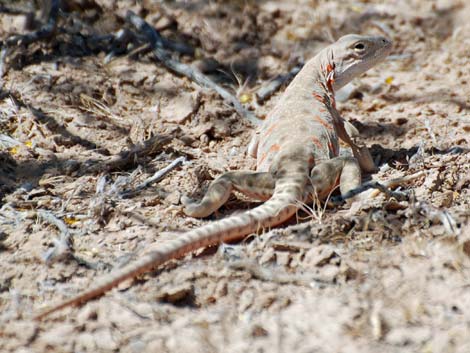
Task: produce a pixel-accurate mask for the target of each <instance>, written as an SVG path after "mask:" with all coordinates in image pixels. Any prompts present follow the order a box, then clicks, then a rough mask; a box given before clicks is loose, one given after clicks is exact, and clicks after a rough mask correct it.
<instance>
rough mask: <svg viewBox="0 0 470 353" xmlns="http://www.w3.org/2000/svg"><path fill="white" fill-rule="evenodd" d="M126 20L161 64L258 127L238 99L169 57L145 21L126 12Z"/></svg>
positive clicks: (159, 39) (157, 35)
mask: <svg viewBox="0 0 470 353" xmlns="http://www.w3.org/2000/svg"><path fill="white" fill-rule="evenodd" d="M126 20H127V21H128V22H129V23H131V24H132V25H133V26H134V27H135V28H137V30H138V31H139V32H141V33H142V34H143V35H144V36H145V38H146V40H147V41H148V42H149V44H150V46H151V48H152V51H153V53H154V55H155V57H156V58H157V59H158V60H159V61H160V62H161V63H163V64H164V65H165V66H166V67H167V68H169V69H170V70H172V71H174V72H176V73H178V74H180V75H182V76H185V77H187V78H189V79H190V80H191V81H194V82H196V83H197V84H198V85H200V86H202V87H206V88H209V89H211V90H214V91H215V92H217V94H218V95H219V96H221V97H222V98H223V99H224V100H225V101H226V102H227V103H229V104H231V105H232V106H233V108H234V109H235V111H236V112H237V113H238V114H239V115H240V116H241V117H242V118H244V119H247V120H249V121H250V122H251V123H252V124H255V125H259V124H260V120H259V119H258V118H257V117H256V116H255V115H254V114H253V113H251V112H250V111H248V110H246V109H245V108H244V107H243V106H242V105H241V103H240V102H239V101H238V99H237V98H236V97H235V96H233V95H232V94H231V93H230V92H228V91H227V90H226V89H224V88H222V87H220V86H219V85H217V84H216V83H215V82H213V81H212V80H211V79H209V78H208V77H207V76H206V75H204V74H203V73H202V72H200V71H199V70H197V69H195V68H193V67H191V66H189V65H186V64H183V63H181V62H179V61H177V60H174V59H172V58H171V57H170V55H169V54H168V52H167V51H166V50H165V49H164V43H163V38H162V37H161V36H160V34H159V33H158V32H157V31H156V30H155V29H154V28H153V27H152V26H150V25H149V24H148V23H147V22H146V21H145V20H143V19H142V18H141V17H139V16H137V15H136V14H135V13H133V12H132V11H128V12H127V14H126Z"/></svg>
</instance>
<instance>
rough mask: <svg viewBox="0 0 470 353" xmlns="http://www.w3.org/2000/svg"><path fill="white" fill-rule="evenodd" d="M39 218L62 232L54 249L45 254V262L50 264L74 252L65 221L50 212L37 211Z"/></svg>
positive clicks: (55, 242)
mask: <svg viewBox="0 0 470 353" xmlns="http://www.w3.org/2000/svg"><path fill="white" fill-rule="evenodd" d="M36 214H37V216H38V217H39V218H41V219H42V220H44V221H45V222H47V223H49V224H52V225H54V226H56V227H57V229H59V231H60V237H59V239H56V240H55V241H54V247H52V248H51V249H50V250H49V251H47V252H46V253H45V254H44V262H46V263H47V264H50V263H51V262H53V261H55V260H58V259H59V258H61V257H63V256H64V255H66V254H69V253H71V252H72V237H71V235H70V231H69V229H68V228H67V225H66V224H65V222H64V221H62V220H60V219H58V218H57V217H56V216H55V215H53V214H52V213H51V212H49V211H44V210H37V212H36Z"/></svg>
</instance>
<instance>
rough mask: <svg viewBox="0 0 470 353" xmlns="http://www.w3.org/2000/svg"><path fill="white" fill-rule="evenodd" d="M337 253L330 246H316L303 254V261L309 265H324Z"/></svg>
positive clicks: (336, 255)
mask: <svg viewBox="0 0 470 353" xmlns="http://www.w3.org/2000/svg"><path fill="white" fill-rule="evenodd" d="M335 257H338V254H337V253H336V252H335V251H334V250H333V248H331V247H330V246H317V247H314V248H312V249H310V250H309V251H307V253H306V254H305V259H304V262H305V263H306V264H308V265H310V266H318V267H320V266H324V265H326V264H327V263H329V262H330V261H331V259H333V258H335Z"/></svg>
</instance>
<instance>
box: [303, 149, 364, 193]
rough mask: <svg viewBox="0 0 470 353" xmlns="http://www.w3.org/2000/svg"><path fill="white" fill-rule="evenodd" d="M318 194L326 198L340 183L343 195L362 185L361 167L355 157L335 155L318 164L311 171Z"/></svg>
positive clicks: (312, 181)
mask: <svg viewBox="0 0 470 353" xmlns="http://www.w3.org/2000/svg"><path fill="white" fill-rule="evenodd" d="M310 181H311V183H312V188H313V190H314V191H315V193H316V195H317V196H318V197H319V198H320V199H321V200H324V199H325V198H326V197H328V195H329V194H330V193H331V191H332V190H333V189H334V188H335V187H336V186H337V185H338V184H339V187H340V191H341V195H344V194H345V193H347V192H348V191H349V190H352V189H354V188H356V187H358V186H359V185H361V168H360V166H359V163H358V162H357V160H356V158H354V157H335V158H332V159H329V160H326V161H322V162H321V163H320V164H317V165H316V166H315V167H314V168H313V169H312V171H311V172H310Z"/></svg>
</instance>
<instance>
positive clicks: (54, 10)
mask: <svg viewBox="0 0 470 353" xmlns="http://www.w3.org/2000/svg"><path fill="white" fill-rule="evenodd" d="M58 14H59V0H50V10H49V14H48V17H47V22H46V23H45V25H44V26H42V27H41V28H39V29H38V30H37V31H34V32H31V33H28V34H19V35H14V36H11V37H9V38H8V39H7V40H6V41H5V43H4V44H2V46H4V45H6V46H7V47H8V48H11V47H13V46H15V45H18V44H22V45H28V44H30V43H33V42H37V41H38V40H41V39H45V38H48V37H49V36H51V35H52V34H53V33H54V31H55V29H56V26H57V17H58Z"/></svg>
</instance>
